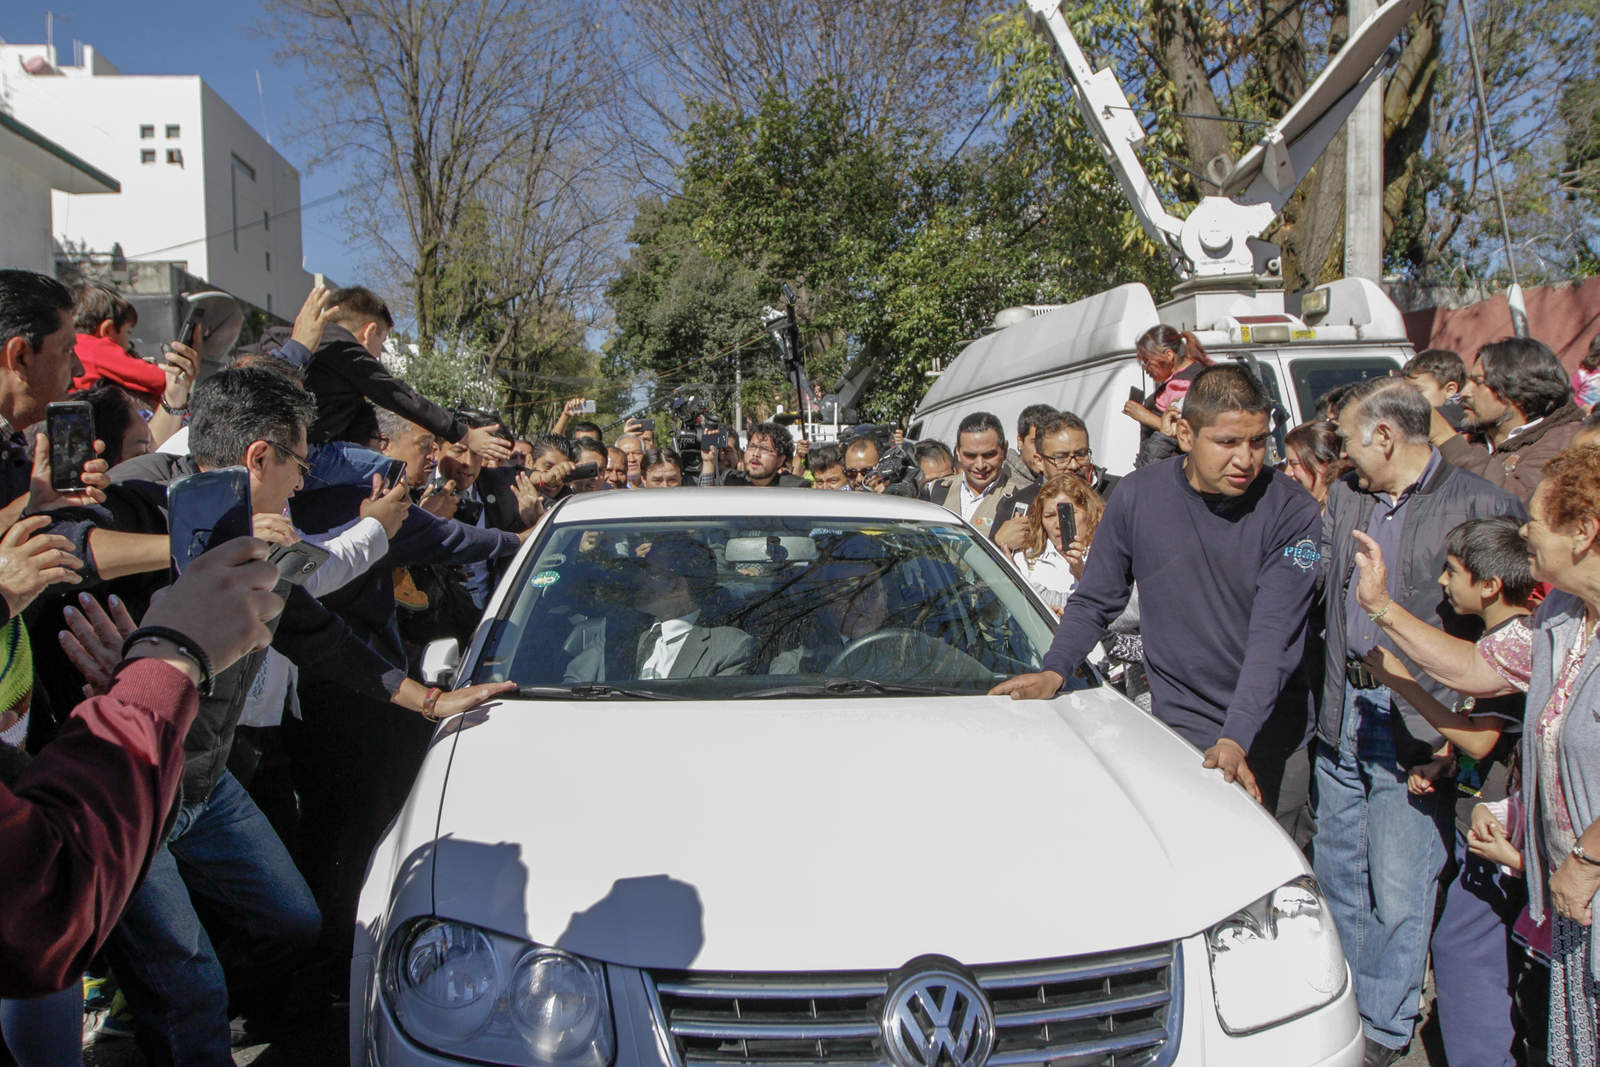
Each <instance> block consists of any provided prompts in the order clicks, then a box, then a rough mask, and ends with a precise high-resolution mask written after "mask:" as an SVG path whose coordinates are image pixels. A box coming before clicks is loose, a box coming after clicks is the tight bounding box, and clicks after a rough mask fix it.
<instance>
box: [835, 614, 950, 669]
mask: <svg viewBox="0 0 1600 1067" xmlns="http://www.w3.org/2000/svg"><path fill="white" fill-rule="evenodd" d="M894 640H900V641H911V640H915V641H928V640H930V638H929V637H928V635H927V634H924V633H921V632H920V631H917V630H907V629H905V628H903V627H898V626H894V627H890V628H889V629H886V630H874V631H873V632H872V633H870V634H863V635H862V636H860V637H858V638H856V639H855V640H854V641H851V642H850V643H849V644H848V645H845V646H844V647H843V648H841V649H840V650H839V651H838V652H837V653H836V654H835V655H834V657H833V658H832V659H830V660H829V661H828V665H827V666H826V667H824V668H823V673H824V674H843V673H845V672H844V665H845V664H846V663H848V662H849V661H850V657H851V656H853V655H855V654H856V653H857V652H860V651H861V650H862V649H863V648H873V647H874V646H877V645H881V644H884V643H885V642H888V641H894Z"/></svg>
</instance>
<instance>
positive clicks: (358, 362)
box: [306, 324, 467, 445]
mask: <svg viewBox="0 0 1600 1067" xmlns="http://www.w3.org/2000/svg"><path fill="white" fill-rule="evenodd" d="M306 388H307V389H309V390H310V391H311V392H312V393H313V394H314V395H315V396H316V398H317V418H316V421H315V422H313V423H312V424H311V429H310V430H309V431H308V432H307V434H306V440H307V441H309V442H310V443H311V444H313V445H320V444H323V443H324V442H327V441H354V442H355V443H357V444H361V445H364V444H366V443H367V442H368V441H370V440H372V439H373V438H374V437H376V436H378V413H377V411H376V410H375V409H374V408H373V405H374V404H376V405H377V406H378V407H381V408H383V409H385V410H387V411H393V412H395V413H396V414H398V415H403V416H404V417H405V418H407V419H409V420H411V421H412V422H414V423H416V424H417V425H418V426H425V427H427V428H428V429H429V430H432V431H433V432H434V433H436V434H438V435H439V437H440V438H441V439H443V440H445V441H459V440H461V439H462V438H463V437H465V436H466V435H467V424H466V423H464V422H462V421H461V420H460V419H458V418H456V417H455V416H454V415H452V414H451V413H450V412H448V411H446V410H445V409H444V408H442V407H440V406H439V405H438V404H435V403H434V402H433V401H431V400H429V399H427V398H426V397H424V396H423V395H422V394H420V393H418V392H417V391H416V390H415V389H413V388H411V386H409V385H407V384H406V383H405V382H403V381H401V380H400V379H399V378H396V377H395V376H394V375H393V374H390V373H389V368H387V367H385V366H384V365H383V364H382V363H380V362H379V361H378V360H376V359H373V358H372V356H371V354H370V353H368V352H367V350H366V349H365V348H362V347H361V344H360V342H358V341H357V340H356V337H355V334H353V333H351V332H350V331H349V330H346V329H345V328H344V327H342V326H336V325H332V324H330V325H329V326H328V327H327V329H325V330H323V332H322V344H320V345H318V346H317V351H316V354H315V356H314V357H313V359H312V360H311V367H310V368H309V369H308V370H307V371H306Z"/></svg>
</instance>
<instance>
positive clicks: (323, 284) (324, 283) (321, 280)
mask: <svg viewBox="0 0 1600 1067" xmlns="http://www.w3.org/2000/svg"><path fill="white" fill-rule="evenodd" d="M311 284H312V285H313V286H315V287H320V288H323V289H326V288H327V287H328V279H327V277H325V276H324V275H323V273H322V272H321V271H320V270H319V271H317V272H316V273H315V274H313V275H312V276H311Z"/></svg>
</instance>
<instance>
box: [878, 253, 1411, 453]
mask: <svg viewBox="0 0 1600 1067" xmlns="http://www.w3.org/2000/svg"><path fill="white" fill-rule="evenodd" d="M1294 303H1297V304H1298V305H1299V306H1298V308H1295V309H1294V310H1295V311H1297V312H1298V314H1295V313H1291V311H1290V310H1289V308H1288V306H1287V305H1288V304H1294ZM1157 323H1166V324H1168V325H1170V326H1174V327H1176V328H1178V329H1181V330H1192V331H1193V332H1194V334H1195V336H1196V337H1198V338H1199V340H1200V343H1201V344H1202V345H1204V346H1205V349H1206V352H1207V353H1208V354H1210V355H1211V357H1212V358H1213V359H1215V360H1217V361H1219V362H1220V361H1222V360H1225V359H1232V360H1237V361H1239V362H1242V363H1246V364H1249V365H1250V367H1251V368H1252V369H1254V370H1255V371H1256V373H1258V374H1259V375H1260V376H1261V378H1262V380H1263V381H1264V382H1265V383H1266V386H1267V388H1268V389H1269V390H1270V391H1271V392H1272V393H1273V394H1274V395H1275V396H1276V397H1277V398H1278V401H1279V403H1280V404H1281V406H1282V409H1283V410H1282V411H1280V412H1279V413H1278V418H1277V419H1276V420H1275V425H1274V429H1275V430H1276V432H1277V437H1278V440H1277V445H1278V448H1277V452H1278V454H1279V455H1281V454H1282V434H1283V433H1284V432H1285V431H1287V430H1289V429H1292V428H1293V427H1295V426H1297V425H1299V424H1300V423H1302V422H1304V421H1306V420H1307V419H1310V418H1312V417H1314V414H1315V408H1316V401H1317V398H1318V397H1320V396H1321V395H1322V394H1324V393H1326V392H1327V391H1328V390H1330V389H1333V388H1335V387H1336V386H1340V385H1344V384H1346V383H1348V382H1354V381H1360V380H1361V379H1364V378H1372V377H1377V376H1382V375H1386V374H1389V373H1390V372H1391V371H1397V370H1399V369H1400V367H1401V366H1403V365H1404V364H1405V362H1406V360H1408V359H1410V358H1411V356H1412V355H1413V351H1412V346H1411V343H1410V342H1409V341H1408V340H1406V333H1405V323H1404V320H1403V319H1402V317H1401V314H1400V309H1399V308H1397V307H1395V305H1394V302H1393V301H1391V300H1390V299H1389V298H1388V296H1387V295H1385V294H1384V292H1383V290H1381V289H1380V288H1378V286H1376V285H1374V284H1373V283H1372V282H1370V281H1366V280H1365V279H1360V278H1343V279H1340V280H1339V281H1336V282H1329V283H1328V284H1326V285H1322V286H1319V287H1317V288H1315V289H1312V290H1310V291H1309V292H1305V293H1300V294H1296V296H1295V297H1292V298H1290V299H1289V300H1288V301H1286V299H1285V295H1284V293H1283V292H1282V291H1281V290H1275V291H1266V292H1250V291H1245V290H1240V291H1235V292H1218V291H1205V292H1191V293H1188V294H1186V295H1182V296H1179V297H1176V298H1174V299H1172V300H1169V301H1167V302H1166V303H1165V304H1161V305H1160V306H1157V305H1156V303H1155V301H1154V299H1153V298H1152V297H1151V296H1150V290H1149V289H1147V288H1145V287H1144V286H1143V285H1138V284H1131V285H1122V286H1118V287H1117V288H1115V289H1111V290H1108V291H1106V292H1103V293H1096V294H1095V295H1094V296H1092V297H1089V298H1088V299H1086V300H1080V301H1078V302H1077V303H1075V304H1063V305H1056V306H1053V307H1031V308H1009V309H1007V310H1006V311H1003V312H1001V313H1000V314H999V315H997V316H996V317H995V325H996V327H997V329H995V331H994V332H992V333H989V334H987V335H985V336H983V337H980V338H979V339H978V340H976V341H973V342H972V343H971V344H969V345H968V346H967V347H966V348H964V349H963V350H962V351H961V354H960V355H958V356H957V357H956V358H955V360H954V361H953V362H952V363H951V364H950V365H949V366H948V367H947V368H946V369H945V371H944V373H943V374H941V375H940V376H939V379H938V381H936V382H934V384H933V387H932V388H931V389H929V390H928V393H927V395H926V396H924V397H923V398H922V403H921V404H920V405H919V406H918V408H917V412H916V414H915V415H913V416H912V419H911V424H910V427H909V429H908V431H907V436H908V437H910V438H912V439H914V440H921V439H924V438H936V439H938V440H941V441H943V442H945V443H946V444H948V445H950V446H952V447H954V446H955V444H956V427H957V426H958V425H959V424H960V422H961V420H962V419H963V418H964V417H965V416H967V415H970V414H972V413H973V412H975V411H988V412H991V413H993V414H994V415H997V416H998V417H999V419H1000V421H1001V423H1002V424H1003V425H1004V426H1005V427H1006V435H1007V437H1008V438H1009V437H1011V436H1012V435H1013V434H1014V433H1015V428H1016V424H1017V416H1018V415H1019V414H1021V412H1022V409H1023V408H1025V407H1027V406H1028V405H1029V404H1041V403H1042V404H1049V405H1051V406H1052V407H1055V408H1057V409H1060V410H1062V411H1070V412H1073V413H1074V414H1076V415H1078V416H1079V417H1080V418H1082V419H1083V421H1084V422H1085V423H1086V424H1087V425H1088V427H1089V440H1090V443H1091V444H1092V445H1093V447H1094V453H1095V462H1096V463H1097V464H1098V465H1100V466H1102V467H1105V468H1106V469H1108V470H1109V471H1110V472H1111V473H1113V474H1126V473H1127V472H1128V471H1129V470H1131V469H1132V468H1133V461H1134V457H1135V456H1136V455H1137V454H1138V451H1139V424H1138V423H1136V422H1134V420H1133V419H1131V418H1129V417H1128V416H1126V415H1124V414H1123V413H1122V407H1123V405H1124V404H1126V403H1127V401H1128V396H1129V390H1130V389H1132V388H1137V389H1138V390H1140V392H1141V393H1142V394H1144V395H1149V394H1150V392H1151V391H1152V390H1153V388H1154V384H1153V383H1152V382H1151V381H1150V380H1149V379H1148V378H1146V377H1145V374H1144V371H1143V370H1142V369H1141V368H1140V366H1139V362H1138V360H1137V359H1135V358H1134V352H1133V348H1134V343H1135V342H1136V341H1137V340H1138V338H1139V335H1140V334H1142V333H1144V332H1145V331H1146V330H1148V329H1149V328H1150V327H1152V326H1154V325H1156V324H1157ZM1012 443H1013V445H1014V444H1015V442H1012Z"/></svg>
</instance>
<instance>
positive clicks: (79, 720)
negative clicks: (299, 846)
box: [0, 659, 199, 997]
mask: <svg viewBox="0 0 1600 1067" xmlns="http://www.w3.org/2000/svg"><path fill="white" fill-rule="evenodd" d="M198 709H199V698H198V695H197V694H196V692H195V687H194V685H193V684H192V683H191V682H190V681H189V679H188V678H187V677H186V676H185V675H184V674H183V673H182V672H181V671H178V670H175V669H174V668H172V667H171V666H168V665H167V664H165V663H162V662H160V661H159V660H155V659H139V660H135V661H134V662H132V663H130V664H129V665H128V666H126V667H124V668H122V670H121V671H120V672H118V674H117V677H116V681H115V683H114V684H113V685H112V687H111V692H110V693H108V694H107V695H105V696H102V697H95V698H94V699H93V700H86V701H84V702H83V703H82V704H79V705H78V707H77V708H76V709H75V710H74V711H73V713H72V717H71V718H69V719H68V720H67V721H66V723H65V724H63V726H62V727H61V732H60V733H58V734H57V735H56V737H55V739H54V740H52V741H51V742H50V743H49V744H47V745H46V746H45V747H44V748H43V749H42V750H41V751H40V753H39V755H38V756H37V757H36V758H35V759H34V760H33V762H31V763H30V764H28V766H27V769H26V770H24V771H23V772H22V774H21V776H20V777H19V778H18V779H17V782H16V785H15V787H14V788H11V789H7V788H6V787H5V786H3V785H0V857H4V859H5V862H4V863H0V902H3V903H0V996H3V997H34V996H40V995H42V994H45V993H53V992H55V991H57V990H60V989H65V988H66V987H67V986H69V985H71V984H72V983H73V982H76V981H77V980H78V978H79V976H80V975H81V974H82V973H83V968H84V965H85V964H87V963H88V962H89V958H90V957H91V956H93V955H94V954H95V953H96V952H97V951H99V949H100V946H101V945H102V944H103V943H104V942H105V939H106V937H107V936H108V935H110V933H111V929H112V927H113V926H115V925H116V923H117V920H118V919H119V918H120V917H121V916H122V909H123V908H124V907H126V906H127V903H128V898H129V897H130V896H132V895H133V890H134V887H135V886H136V885H137V884H138V882H139V879H140V878H141V877H142V876H143V874H144V871H145V869H146V868H147V867H148V866H149V864H150V859H151V857H152V856H154V854H155V850H156V848H157V847H158V846H159V845H160V843H161V841H160V837H161V831H162V828H163V827H164V826H165V825H166V820H167V815H168V813H169V812H171V810H172V805H173V804H174V803H176V802H177V798H178V782H179V780H180V779H181V778H182V777H183V738H184V735H185V734H187V733H188V732H189V725H190V723H192V722H193V721H194V717H195V713H196V711H197V710H198Z"/></svg>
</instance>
